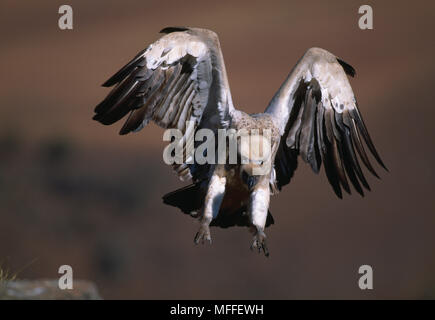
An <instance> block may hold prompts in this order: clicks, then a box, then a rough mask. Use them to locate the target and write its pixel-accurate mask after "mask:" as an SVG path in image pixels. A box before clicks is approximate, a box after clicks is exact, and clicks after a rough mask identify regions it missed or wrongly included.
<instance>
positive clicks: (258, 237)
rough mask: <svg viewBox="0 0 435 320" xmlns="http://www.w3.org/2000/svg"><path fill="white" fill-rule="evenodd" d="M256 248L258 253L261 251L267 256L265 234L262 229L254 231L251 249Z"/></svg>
mask: <svg viewBox="0 0 435 320" xmlns="http://www.w3.org/2000/svg"><path fill="white" fill-rule="evenodd" d="M255 249H257V250H258V253H261V252H263V253H264V255H265V256H266V257H268V256H269V250H268V249H267V244H266V234H265V233H264V232H263V231H262V230H258V231H257V232H256V233H255V236H254V241H253V242H252V245H251V250H255Z"/></svg>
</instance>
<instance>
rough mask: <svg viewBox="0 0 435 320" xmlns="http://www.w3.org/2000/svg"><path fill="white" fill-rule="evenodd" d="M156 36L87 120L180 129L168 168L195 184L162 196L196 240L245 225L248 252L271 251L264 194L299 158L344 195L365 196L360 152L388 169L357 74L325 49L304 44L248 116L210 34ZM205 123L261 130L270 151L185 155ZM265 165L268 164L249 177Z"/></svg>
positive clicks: (178, 30) (172, 30)
mask: <svg viewBox="0 0 435 320" xmlns="http://www.w3.org/2000/svg"><path fill="white" fill-rule="evenodd" d="M161 33H163V34H164V35H163V36H162V37H161V38H160V39H159V40H157V41H156V42H154V43H153V44H151V45H150V46H148V47H147V48H146V49H145V50H143V51H141V52H139V53H138V54H137V55H136V56H135V57H134V58H133V59H132V60H131V61H130V62H129V63H128V64H126V65H125V66H124V67H122V68H121V70H119V71H118V72H117V73H116V74H114V75H113V76H112V77H111V78H110V79H109V80H107V81H106V82H105V83H104V84H103V86H104V87H113V89H112V90H111V91H110V93H109V94H108V96H107V97H106V98H105V99H104V100H103V101H102V102H101V103H100V104H99V105H98V106H97V107H96V108H95V115H94V117H93V119H94V120H97V121H98V122H100V123H102V124H104V125H110V124H113V123H115V122H117V121H118V120H121V119H122V118H124V117H125V116H127V117H126V120H125V123H124V125H123V126H122V128H121V131H120V134H121V135H125V134H127V133H129V132H137V131H139V130H141V129H142V128H143V127H144V126H146V124H147V123H148V122H149V121H150V120H153V121H154V122H155V123H157V124H158V125H159V126H161V127H163V128H166V129H178V130H179V131H180V132H181V135H182V139H181V142H182V145H183V146H184V147H183V149H182V150H183V152H184V154H185V155H186V157H185V158H184V159H185V160H184V161H182V162H181V163H180V162H178V163H173V164H172V167H173V169H174V170H175V172H176V173H177V174H178V176H179V177H180V179H182V180H189V181H191V182H192V184H191V185H189V186H187V187H184V188H181V189H179V190H176V191H173V192H170V193H168V194H166V195H165V196H164V197H163V202H164V203H165V204H168V205H171V206H175V207H177V208H179V209H181V211H182V212H183V213H186V214H190V215H191V216H193V217H195V218H197V219H198V220H199V223H200V227H199V231H198V233H197V234H196V236H195V238H194V242H195V243H196V244H198V243H200V242H201V243H204V242H205V241H208V242H211V236H210V226H219V227H223V228H226V227H231V226H246V227H248V228H249V230H250V231H251V232H252V233H253V235H254V238H253V242H252V245H251V249H256V250H258V251H259V252H263V253H264V254H265V255H266V256H268V255H269V251H268V249H267V246H266V235H265V233H264V230H265V228H266V227H268V226H269V225H271V224H273V223H274V221H273V218H272V215H271V214H270V212H269V199H270V196H271V195H273V194H277V193H278V192H279V191H280V190H281V188H282V187H283V186H285V185H286V184H288V183H289V182H290V180H291V178H292V176H293V174H294V171H295V170H296V168H297V160H298V156H300V157H301V159H302V160H303V161H304V162H306V163H308V164H309V165H310V166H311V168H312V170H313V171H314V172H315V173H318V172H319V170H320V167H321V164H322V163H323V167H324V170H325V173H326V176H327V178H328V180H329V183H330V184H331V186H332V189H333V190H334V192H335V194H336V195H337V196H338V197H339V198H342V190H343V189H344V190H345V191H346V192H347V193H349V194H350V193H351V188H350V185H352V186H353V187H354V188H355V190H356V191H357V192H358V193H359V194H360V195H362V196H363V195H364V191H363V190H364V188H365V189H367V190H370V187H369V184H368V183H367V180H366V178H365V176H364V173H363V171H362V168H361V167H362V166H361V163H363V164H364V166H365V167H366V168H367V169H368V171H370V172H371V173H372V174H373V175H375V176H376V177H378V175H377V174H376V172H375V170H374V169H373V167H372V165H371V163H370V161H369V158H368V155H367V154H368V152H367V151H366V149H368V150H369V151H370V153H371V154H372V155H373V156H374V159H376V161H377V162H378V163H379V164H380V165H381V166H382V167H383V168H385V169H386V167H385V165H384V164H383V162H382V160H381V158H380V156H379V154H378V152H377V151H376V149H375V146H374V145H373V143H372V140H371V138H370V135H369V133H368V131H367V128H366V126H365V124H364V121H363V118H362V116H361V113H360V111H359V109H358V105H357V102H356V99H355V96H354V94H353V91H352V88H351V86H350V84H349V80H348V78H347V75H349V76H351V77H353V76H355V70H354V68H353V67H352V66H350V65H349V64H348V63H346V62H344V61H343V60H341V59H340V58H338V57H336V56H335V55H333V54H332V53H330V52H328V51H326V50H324V49H320V48H311V49H308V50H307V51H306V53H305V54H304V55H303V56H302V58H301V59H300V60H299V61H298V63H297V64H296V66H295V67H294V68H293V70H291V72H290V74H289V75H288V77H287V79H286V80H285V81H284V83H283V84H282V85H281V87H280V88H279V90H278V92H277V93H276V94H275V96H274V97H273V98H272V101H271V102H270V103H269V105H268V106H267V108H266V110H265V112H264V113H261V114H247V113H245V112H243V111H240V110H237V109H236V108H235V107H234V105H233V101H232V97H231V92H230V86H229V84H228V78H227V73H226V70H225V64H224V60H223V56H222V52H221V48H220V44H219V40H218V37H217V35H216V33H214V32H213V31H210V30H206V29H199V28H187V27H169V28H165V29H163V30H161ZM202 129H207V130H211V132H213V134H215V135H217V133H218V132H219V130H220V129H227V130H230V129H234V130H236V132H239V131H240V130H242V129H245V130H247V131H248V132H251V131H252V130H254V131H255V132H256V136H257V140H255V139H253V140H254V141H261V139H258V136H259V135H260V136H261V135H262V134H263V132H266V131H268V132H269V140H267V141H270V152H269V153H265V154H267V159H264V157H263V158H261V157H260V158H261V159H260V160H261V161H258V160H259V157H258V153H257V155H255V154H254V153H253V152H251V151H252V150H251V147H252V145H251V144H249V143H248V147H245V148H244V147H240V148H239V150H238V151H237V161H236V163H234V162H230V161H226V162H223V163H222V162H208V163H198V161H196V160H193V161H192V158H191V157H189V154H188V150H187V149H188V148H187V147H186V146H189V145H190V146H192V145H193V146H194V149H195V148H197V146H198V141H196V140H195V138H194V137H195V134H196V133H197V132H198V131H199V130H202ZM237 130H238V131H237ZM237 139H238V140H237ZM239 140H240V136H237V137H236V141H239ZM250 141H251V142H250V143H252V140H250ZM266 144H267V143H266ZM216 148H217V147H216ZM242 158H243V159H244V161H241V159H242ZM188 159H189V161H188ZM226 159H227V160H228V158H226ZM264 163H269V164H270V165H269V166H268V167H266V171H264V172H263V173H262V174H256V173H255V172H254V169H255V168H257V167H259V166H262V165H264ZM386 170H387V169H386Z"/></svg>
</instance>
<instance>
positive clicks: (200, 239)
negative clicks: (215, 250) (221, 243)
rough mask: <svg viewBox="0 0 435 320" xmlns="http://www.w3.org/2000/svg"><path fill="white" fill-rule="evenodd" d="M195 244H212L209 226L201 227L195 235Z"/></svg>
mask: <svg viewBox="0 0 435 320" xmlns="http://www.w3.org/2000/svg"><path fill="white" fill-rule="evenodd" d="M193 242H195V244H199V243H202V244H204V242H208V243H209V244H211V234H210V227H209V226H208V225H201V227H200V228H199V230H198V232H197V233H196V235H195V238H194V240H193Z"/></svg>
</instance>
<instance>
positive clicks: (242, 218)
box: [163, 183, 274, 228]
mask: <svg viewBox="0 0 435 320" xmlns="http://www.w3.org/2000/svg"><path fill="white" fill-rule="evenodd" d="M204 197H205V192H204V189H203V188H201V184H200V183H196V184H191V185H189V186H186V187H184V188H181V189H178V190H175V191H172V192H169V193H168V194H165V195H164V196H163V203H165V204H167V205H170V206H173V207H176V208H179V209H180V210H181V211H182V212H183V213H185V214H192V213H198V212H199V210H200V209H201V207H202V206H203V203H204ZM273 223H274V220H273V217H272V214H271V213H270V211H268V213H267V220H266V227H268V226H270V225H272V224H273ZM250 225H251V223H250V220H249V217H248V214H247V208H246V206H243V207H240V208H238V209H237V210H234V211H231V212H230V211H228V210H221V211H219V214H218V216H217V217H216V219H213V221H212V222H211V223H210V226H216V227H221V228H228V227H233V226H240V227H244V226H250Z"/></svg>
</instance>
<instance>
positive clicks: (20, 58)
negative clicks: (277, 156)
mask: <svg viewBox="0 0 435 320" xmlns="http://www.w3.org/2000/svg"><path fill="white" fill-rule="evenodd" d="M65 3H68V4H70V5H72V7H73V9H74V30H72V31H61V30H59V28H58V26H57V21H58V17H59V14H58V13H57V11H58V8H59V6H60V5H61V4H65ZM363 4H370V5H372V7H373V10H374V30H365V31H363V30H360V29H359V28H358V19H359V16H360V15H359V14H358V8H359V6H360V5H363ZM0 7H1V8H0V43H1V44H0V46H1V49H0V70H1V72H0V79H1V86H0V88H1V89H0V263H1V264H3V266H7V268H9V269H10V270H12V271H13V272H19V274H18V277H19V278H29V279H33V278H56V277H58V274H57V270H58V268H59V266H60V265H63V264H69V265H71V266H72V267H73V269H74V276H75V278H81V279H89V280H92V281H95V282H96V283H97V285H98V288H99V291H100V293H101V295H102V296H103V297H104V298H120V299H127V298H135V299H142V298H147V299H150V298H176V299H180V298H186V299H199V298H204V299H212V298H230V299H232V298H244V299H255V298H265V299H272V298H275V299H288V298H332V299H335V298H358V299H359V298H435V233H434V227H435V210H434V209H435V200H434V195H433V194H432V193H433V191H434V186H435V183H434V179H435V170H434V168H433V166H434V163H435V150H434V148H433V147H434V137H435V135H434V133H435V129H434V124H433V121H434V120H433V119H434V116H435V109H434V106H433V98H434V89H433V74H434V71H435V63H434V62H433V58H434V48H435V42H434V41H433V37H434V36H433V34H434V30H435V28H434V26H435V23H434V21H435V5H434V3H430V4H429V2H427V1H382V2H381V1H377V2H376V3H375V2H373V1H371V2H366V1H362V0H361V1H246V2H243V1H237V2H235V1H150V0H141V1H133V0H126V1H84V0H83V1H78V0H74V1H69V2H65V1H38V2H36V1H33V2H30V1H23V0H21V1H16V0H2V2H1V4H0ZM171 25H176V26H178V25H181V26H182V25H189V26H201V27H205V28H210V29H213V30H214V31H216V32H217V33H218V34H219V36H220V41H221V45H222V48H223V52H224V57H225V62H226V66H227V70H228V74H229V78H230V79H229V80H230V84H231V89H232V94H233V100H234V102H235V104H236V105H237V106H238V107H240V108H241V109H243V110H245V111H248V112H260V111H263V110H264V108H265V107H266V105H267V104H268V102H269V100H270V98H271V97H272V95H273V94H274V93H275V91H276V90H277V89H278V88H279V86H280V84H281V83H282V81H283V80H284V78H285V77H286V75H287V74H288V72H289V71H290V69H291V68H292V66H293V65H294V64H295V63H296V61H297V59H298V58H299V57H300V56H301V55H302V54H303V53H304V51H305V50H306V49H308V48H309V47H312V46H320V47H323V48H325V49H328V50H329V51H331V52H333V53H334V54H336V55H338V56H340V57H342V58H343V59H344V60H345V61H347V62H349V63H350V64H352V65H353V66H354V67H355V68H356V70H357V77H356V78H355V79H352V80H351V84H352V86H353V88H354V91H355V93H356V95H357V97H358V101H359V105H360V109H361V111H362V113H363V115H364V116H365V120H366V123H367V126H368V128H369V131H370V133H371V135H372V138H373V139H374V141H375V144H376V145H377V148H378V150H379V151H380V153H381V156H382V157H383V159H384V162H385V163H386V164H387V166H388V167H389V169H390V173H385V172H382V171H381V170H380V169H379V170H378V171H379V173H380V174H381V177H382V180H381V181H379V180H377V179H375V178H372V179H370V180H369V183H370V184H371V186H372V190H373V192H371V193H368V194H367V195H366V197H365V198H361V197H360V196H358V195H356V194H355V195H352V196H345V198H344V200H339V199H338V198H336V197H335V195H334V193H333V191H332V189H331V188H330V186H329V185H328V183H327V180H326V178H325V176H324V172H323V171H322V172H321V174H320V175H319V176H316V175H314V174H313V173H312V172H311V170H310V169H309V168H308V166H306V165H305V164H302V162H300V168H299V169H298V171H297V172H296V176H295V178H294V179H293V181H292V183H291V185H289V186H287V187H286V188H285V189H284V190H283V192H282V193H281V194H279V195H278V196H276V197H274V198H273V200H272V205H271V211H272V213H273V214H274V217H275V221H276V224H275V225H274V226H272V227H271V228H269V229H268V230H267V234H268V235H269V249H270V251H271V257H270V258H269V259H266V258H264V257H263V256H260V255H257V254H256V253H252V252H251V251H250V250H249V245H250V241H251V236H250V234H248V232H247V230H245V229H241V228H233V229H229V230H222V229H212V233H213V239H214V243H213V245H212V246H211V247H210V246H206V247H195V246H194V244H193V241H192V240H193V236H194V234H195V232H196V230H197V224H196V223H195V221H194V220H193V219H191V218H189V217H187V216H185V215H183V214H181V213H179V212H178V211H177V210H176V209H175V208H172V207H168V206H165V205H163V203H162V202H161V196H162V195H163V194H164V193H166V192H168V191H172V190H174V189H176V188H178V187H180V186H181V185H182V183H181V182H179V181H178V180H177V178H176V176H175V175H174V174H173V173H172V172H171V170H170V169H169V168H167V167H166V165H165V164H164V163H163V161H162V158H161V156H162V151H163V147H164V142H163V141H162V139H161V137H162V132H163V130H161V129H160V128H157V127H156V126H155V125H150V126H149V127H148V128H146V129H145V130H143V131H141V132H140V133H139V134H130V135H127V136H122V137H121V136H118V131H119V129H120V125H121V124H117V125H116V126H114V127H104V126H101V125H99V124H98V123H96V122H94V121H92V120H91V117H92V115H93V108H94V106H95V105H96V104H97V103H98V102H99V101H100V100H101V99H102V98H103V97H104V96H105V95H106V94H107V92H108V91H107V89H104V88H101V87H100V84H101V83H102V82H103V81H104V80H106V79H107V78H108V77H109V76H111V75H112V74H113V73H114V72H115V71H117V70H118V69H119V68H120V67H121V66H122V65H123V64H124V63H126V62H127V61H128V60H129V59H130V58H131V57H133V56H134V55H135V54H136V53H137V52H138V51H139V50H140V49H143V48H144V47H145V46H147V45H148V44H150V43H151V42H153V41H155V40H156V39H157V38H158V37H159V34H158V31H159V30H160V29H161V28H163V27H165V26H171ZM431 39H432V40H431ZM363 264H369V265H371V266H372V267H373V269H374V290H372V291H368V290H366V291H361V290H360V289H359V288H358V285H357V284H358V278H359V275H358V268H359V266H360V265H363Z"/></svg>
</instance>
